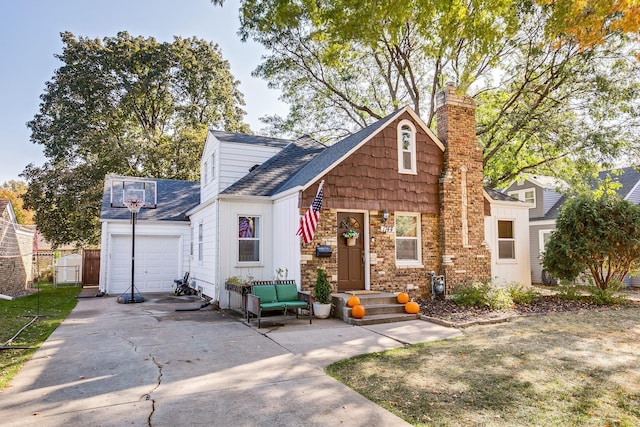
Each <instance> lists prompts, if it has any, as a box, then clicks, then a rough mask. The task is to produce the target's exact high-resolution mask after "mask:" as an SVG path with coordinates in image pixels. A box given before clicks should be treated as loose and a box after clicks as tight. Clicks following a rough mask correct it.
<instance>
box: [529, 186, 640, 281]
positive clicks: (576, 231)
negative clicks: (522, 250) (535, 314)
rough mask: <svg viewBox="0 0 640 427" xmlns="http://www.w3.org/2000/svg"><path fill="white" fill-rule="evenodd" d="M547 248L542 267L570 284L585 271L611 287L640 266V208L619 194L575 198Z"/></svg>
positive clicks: (570, 201) (562, 213) (567, 204)
mask: <svg viewBox="0 0 640 427" xmlns="http://www.w3.org/2000/svg"><path fill="white" fill-rule="evenodd" d="M545 249H546V250H545V253H544V255H543V260H542V265H543V267H544V269H545V270H547V271H548V272H549V273H551V274H552V275H553V276H555V277H558V278H560V279H565V280H569V281H571V280H574V279H575V278H577V277H578V276H579V275H580V274H581V273H582V272H585V271H586V272H589V274H590V275H591V277H592V278H593V280H594V282H595V285H596V286H597V287H598V288H599V289H602V290H604V289H607V288H608V287H609V286H610V284H611V283H614V282H615V281H618V282H621V281H622V280H623V279H624V277H625V276H626V275H627V274H628V273H629V272H630V271H632V270H636V269H637V268H638V267H640V206H636V205H633V204H632V203H630V202H628V201H626V200H623V199H622V198H620V197H619V196H617V195H609V194H603V195H602V197H599V198H597V197H594V196H593V195H581V196H575V197H573V198H571V199H570V200H568V201H567V202H566V203H565V205H564V207H563V209H562V211H561V212H560V214H559V216H558V219H557V221H556V230H555V231H554V232H553V233H552V234H551V238H550V240H549V242H548V243H547V245H546V247H545Z"/></svg>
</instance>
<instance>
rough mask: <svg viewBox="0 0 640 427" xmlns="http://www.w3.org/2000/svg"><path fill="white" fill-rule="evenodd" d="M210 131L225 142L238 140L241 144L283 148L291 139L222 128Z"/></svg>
mask: <svg viewBox="0 0 640 427" xmlns="http://www.w3.org/2000/svg"><path fill="white" fill-rule="evenodd" d="M209 133H210V134H211V135H213V136H215V137H216V138H217V139H218V140H220V141H223V142H238V143H241V144H252V145H265V146H267V147H277V148H282V147H285V146H286V145H288V144H289V143H290V142H291V140H289V139H281V138H271V137H268V136H260V135H248V134H245V133H233V132H224V131H221V130H214V129H209Z"/></svg>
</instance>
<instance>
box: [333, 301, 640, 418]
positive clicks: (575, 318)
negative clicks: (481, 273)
mask: <svg viewBox="0 0 640 427" xmlns="http://www.w3.org/2000/svg"><path fill="white" fill-rule="evenodd" d="M327 371H328V373H329V374H330V375H332V376H334V377H336V378H337V379H339V380H340V381H342V382H344V383H345V384H347V385H348V386H350V387H352V388H354V389H355V390H357V391H358V392H360V393H362V394H363V395H364V396H366V397H367V398H369V399H371V400H372V401H374V402H376V403H378V404H379V405H382V406H383V407H385V408H387V409H389V410H390V411H391V412H393V413H395V414H397V415H398V416H400V417H402V418H404V419H405V420H407V421H408V422H410V423H412V424H414V425H420V426H426V425H434V426H541V425H568V426H607V425H609V426H638V425H640V308H639V307H637V306H632V307H622V308H620V307H618V308H607V309H601V310H595V311H587V312H581V313H563V314H548V315H543V316H531V317H521V318H517V319H515V320H512V321H510V322H508V323H501V324H496V325H490V326H487V325H485V326H472V327H470V328H468V329H465V330H464V336H463V337H462V338H459V339H455V340H450V341H441V342H435V343H425V344H420V345H414V346H408V347H405V348H402V349H396V350H391V351H387V352H383V353H374V354H368V355H363V356H359V357H356V358H353V359H348V360H345V361H341V362H337V363H335V364H333V365H331V366H329V367H328V368H327Z"/></svg>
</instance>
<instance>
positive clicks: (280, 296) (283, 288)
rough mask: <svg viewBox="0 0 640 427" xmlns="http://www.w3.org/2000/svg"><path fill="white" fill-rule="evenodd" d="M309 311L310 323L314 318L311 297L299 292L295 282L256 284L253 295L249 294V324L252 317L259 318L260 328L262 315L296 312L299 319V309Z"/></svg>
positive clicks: (252, 289)
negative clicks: (269, 312)
mask: <svg viewBox="0 0 640 427" xmlns="http://www.w3.org/2000/svg"><path fill="white" fill-rule="evenodd" d="M301 308H303V309H307V310H309V323H311V318H312V317H313V313H312V305H311V296H310V294H308V293H306V292H299V291H298V287H297V286H296V284H295V282H294V281H293V280H287V281H275V282H254V284H253V286H252V288H251V293H249V294H247V323H249V322H250V321H251V315H254V316H255V317H257V318H258V328H260V319H261V318H262V313H264V312H267V311H282V314H287V311H288V310H295V312H296V318H298V309H301Z"/></svg>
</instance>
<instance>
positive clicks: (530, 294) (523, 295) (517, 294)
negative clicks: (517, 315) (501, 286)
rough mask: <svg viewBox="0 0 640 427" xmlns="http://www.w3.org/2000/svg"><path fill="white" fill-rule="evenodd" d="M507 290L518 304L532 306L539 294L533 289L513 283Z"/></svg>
mask: <svg viewBox="0 0 640 427" xmlns="http://www.w3.org/2000/svg"><path fill="white" fill-rule="evenodd" d="M507 290H508V291H509V296H510V297H511V299H512V300H513V302H514V303H516V304H530V303H532V302H533V301H534V300H535V299H536V298H537V297H538V293H537V292H536V291H535V290H534V289H533V288H532V287H530V286H525V285H523V284H522V283H512V284H510V285H509V286H508V287H507Z"/></svg>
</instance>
